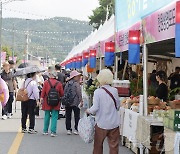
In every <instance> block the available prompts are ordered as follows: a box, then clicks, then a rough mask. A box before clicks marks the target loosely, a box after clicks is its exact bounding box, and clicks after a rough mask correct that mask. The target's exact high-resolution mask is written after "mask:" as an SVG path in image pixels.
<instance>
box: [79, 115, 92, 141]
mask: <svg viewBox="0 0 180 154" xmlns="http://www.w3.org/2000/svg"><path fill="white" fill-rule="evenodd" d="M94 126H95V119H94V118H93V117H92V116H91V115H89V116H87V114H84V117H83V118H81V119H80V120H79V124H78V132H79V136H80V137H81V138H82V140H83V141H84V142H85V143H91V142H92V141H93V140H94V133H95V130H94V129H95V128H94Z"/></svg>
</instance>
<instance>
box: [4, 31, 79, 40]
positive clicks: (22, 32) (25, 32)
mask: <svg viewBox="0 0 180 154" xmlns="http://www.w3.org/2000/svg"><path fill="white" fill-rule="evenodd" d="M2 30H4V31H7V32H15V33H18V34H23V35H25V34H27V31H21V32H20V31H18V30H12V29H5V28H2ZM29 36H32V37H39V38H45V39H51V40H57V41H66V42H74V40H69V39H60V38H56V37H47V36H40V35H33V34H31V33H29ZM76 41H77V42H80V41H81V40H76Z"/></svg>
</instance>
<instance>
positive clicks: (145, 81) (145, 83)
mask: <svg viewBox="0 0 180 154" xmlns="http://www.w3.org/2000/svg"><path fill="white" fill-rule="evenodd" d="M147 63H148V48H147V45H146V44H145V43H144V45H143V97H144V99H143V100H144V116H147V115H148V112H147V108H148V99H147V98H148V70H147Z"/></svg>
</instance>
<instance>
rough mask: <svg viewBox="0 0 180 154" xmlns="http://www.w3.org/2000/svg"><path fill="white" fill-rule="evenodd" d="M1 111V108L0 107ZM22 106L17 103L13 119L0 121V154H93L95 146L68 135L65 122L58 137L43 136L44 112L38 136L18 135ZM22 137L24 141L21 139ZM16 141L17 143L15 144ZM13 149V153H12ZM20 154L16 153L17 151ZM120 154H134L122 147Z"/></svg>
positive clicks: (37, 126) (60, 123)
mask: <svg viewBox="0 0 180 154" xmlns="http://www.w3.org/2000/svg"><path fill="white" fill-rule="evenodd" d="M0 110H1V107H0ZM20 118H21V112H20V104H19V103H17V112H16V113H14V115H13V118H12V119H8V120H5V121H3V120H1V119H0V154H7V153H8V154H16V153H18V154H91V153H92V150H93V144H85V143H84V142H83V141H82V140H81V138H80V137H79V136H75V135H71V136H68V135H66V130H65V121H64V119H61V120H59V121H58V132H57V133H58V136H57V137H54V138H52V137H50V135H49V136H43V135H42V129H43V111H42V112H41V115H40V118H38V119H36V130H37V131H38V134H35V135H30V134H25V135H24V136H22V134H21V133H18V131H19V130H20ZM21 137H22V140H21V139H20V138H21ZM14 140H15V142H14ZM10 149H11V152H10ZM12 149H13V150H12ZM14 149H16V150H18V152H16V150H14ZM104 154H108V144H107V142H105V144H104ZM120 154H132V152H131V151H129V150H128V149H127V148H125V147H122V146H120Z"/></svg>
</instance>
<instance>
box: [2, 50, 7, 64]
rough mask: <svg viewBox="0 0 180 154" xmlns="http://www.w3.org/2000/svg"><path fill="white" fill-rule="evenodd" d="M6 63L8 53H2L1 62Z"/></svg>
mask: <svg viewBox="0 0 180 154" xmlns="http://www.w3.org/2000/svg"><path fill="white" fill-rule="evenodd" d="M5 61H6V52H1V62H2V63H4V62H5Z"/></svg>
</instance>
